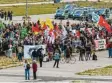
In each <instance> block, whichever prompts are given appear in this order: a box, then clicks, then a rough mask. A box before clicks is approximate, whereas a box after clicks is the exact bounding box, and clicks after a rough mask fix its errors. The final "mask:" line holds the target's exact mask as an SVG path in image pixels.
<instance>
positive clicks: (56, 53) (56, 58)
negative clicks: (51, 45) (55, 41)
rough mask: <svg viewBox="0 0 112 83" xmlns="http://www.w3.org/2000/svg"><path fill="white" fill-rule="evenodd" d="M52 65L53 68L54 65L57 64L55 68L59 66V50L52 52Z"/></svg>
mask: <svg viewBox="0 0 112 83" xmlns="http://www.w3.org/2000/svg"><path fill="white" fill-rule="evenodd" d="M54 60H55V62H54V65H53V68H54V67H55V65H56V64H57V66H56V67H57V68H59V60H60V53H59V50H55V53H54Z"/></svg>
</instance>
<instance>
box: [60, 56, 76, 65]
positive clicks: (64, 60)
mask: <svg viewBox="0 0 112 83" xmlns="http://www.w3.org/2000/svg"><path fill="white" fill-rule="evenodd" d="M75 62H76V58H75V56H71V57H70V58H69V59H66V58H65V57H62V58H61V59H60V63H61V64H64V63H70V64H74V63H75Z"/></svg>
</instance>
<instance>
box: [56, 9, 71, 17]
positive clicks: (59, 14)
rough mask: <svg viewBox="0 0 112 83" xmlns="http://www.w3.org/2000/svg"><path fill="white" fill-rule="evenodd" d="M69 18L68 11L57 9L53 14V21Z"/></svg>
mask: <svg viewBox="0 0 112 83" xmlns="http://www.w3.org/2000/svg"><path fill="white" fill-rule="evenodd" d="M68 16H69V11H68V10H63V9H59V10H57V12H56V14H55V19H67V18H68Z"/></svg>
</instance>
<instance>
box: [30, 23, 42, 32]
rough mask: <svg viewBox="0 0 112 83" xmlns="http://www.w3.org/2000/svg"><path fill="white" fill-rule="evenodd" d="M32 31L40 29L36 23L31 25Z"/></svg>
mask: <svg viewBox="0 0 112 83" xmlns="http://www.w3.org/2000/svg"><path fill="white" fill-rule="evenodd" d="M32 31H33V32H39V31H40V30H39V26H38V24H36V25H33V26H32Z"/></svg>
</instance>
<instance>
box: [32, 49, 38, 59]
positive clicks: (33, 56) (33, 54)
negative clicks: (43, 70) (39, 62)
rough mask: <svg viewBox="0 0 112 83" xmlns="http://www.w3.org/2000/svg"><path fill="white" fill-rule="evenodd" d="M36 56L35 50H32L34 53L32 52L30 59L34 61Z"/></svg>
mask: <svg viewBox="0 0 112 83" xmlns="http://www.w3.org/2000/svg"><path fill="white" fill-rule="evenodd" d="M36 56H37V52H36V49H34V51H33V52H32V59H33V60H36Z"/></svg>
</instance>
